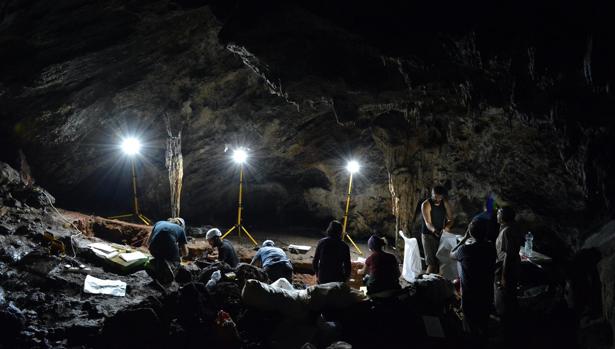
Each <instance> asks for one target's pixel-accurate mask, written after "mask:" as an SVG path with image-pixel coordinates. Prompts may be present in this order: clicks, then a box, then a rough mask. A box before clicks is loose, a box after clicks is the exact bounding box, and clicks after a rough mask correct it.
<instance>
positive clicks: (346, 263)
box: [344, 245, 352, 279]
mask: <svg viewBox="0 0 615 349" xmlns="http://www.w3.org/2000/svg"><path fill="white" fill-rule="evenodd" d="M351 271H352V264H351V262H350V247H348V245H346V248H345V249H344V277H345V278H346V279H349V278H350V272H351Z"/></svg>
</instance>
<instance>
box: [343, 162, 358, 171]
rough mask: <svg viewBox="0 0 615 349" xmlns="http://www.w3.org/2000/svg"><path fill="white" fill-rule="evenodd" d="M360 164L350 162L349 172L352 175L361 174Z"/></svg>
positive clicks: (347, 167)
mask: <svg viewBox="0 0 615 349" xmlns="http://www.w3.org/2000/svg"><path fill="white" fill-rule="evenodd" d="M359 167H360V166H359V163H358V162H356V161H354V160H352V161H349V162H348V165H346V169H347V170H348V172H350V173H356V172H359Z"/></svg>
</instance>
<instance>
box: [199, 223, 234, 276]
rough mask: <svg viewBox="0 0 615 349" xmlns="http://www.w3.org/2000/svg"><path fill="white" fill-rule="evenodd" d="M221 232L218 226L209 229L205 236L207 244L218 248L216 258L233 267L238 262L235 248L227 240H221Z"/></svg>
mask: <svg viewBox="0 0 615 349" xmlns="http://www.w3.org/2000/svg"><path fill="white" fill-rule="evenodd" d="M221 236H222V233H221V232H220V230H219V229H218V228H213V229H209V230H208V231H207V234H206V235H205V238H206V239H207V242H208V243H209V246H211V247H213V248H216V249H218V260H219V261H220V262H224V263H226V264H228V265H230V266H231V268H235V267H236V266H237V264H239V258H238V257H237V252H235V248H234V247H233V245H232V244H231V243H230V242H229V241H228V240H222V239H221V238H220V237H221Z"/></svg>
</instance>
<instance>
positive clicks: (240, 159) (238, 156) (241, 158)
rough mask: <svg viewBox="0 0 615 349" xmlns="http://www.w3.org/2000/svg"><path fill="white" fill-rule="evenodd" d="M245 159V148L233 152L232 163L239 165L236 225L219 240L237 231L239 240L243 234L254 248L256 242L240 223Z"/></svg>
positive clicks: (246, 157)
mask: <svg viewBox="0 0 615 349" xmlns="http://www.w3.org/2000/svg"><path fill="white" fill-rule="evenodd" d="M224 151H225V152H226V148H225V149H224ZM247 159H248V153H247V152H246V150H245V148H237V149H235V151H234V152H233V161H235V162H236V163H237V164H239V165H240V166H239V200H238V203H237V223H236V224H235V225H234V226H232V227H231V228H230V229H229V230H227V231H226V233H224V235H222V237H221V238H222V239H224V238H225V237H226V236H227V235H228V234H230V233H231V232H232V231H233V230H235V229H237V233H239V238H240V239H241V234H242V232H243V233H245V234H246V235H247V236H248V238H250V240H252V242H253V243H254V245H255V246H258V243H257V242H256V240H254V238H253V237H252V235H250V233H249V232H248V230H247V229H246V227H245V226H244V225H243V223H242V222H241V214H242V212H243V163H244V162H246V160H247Z"/></svg>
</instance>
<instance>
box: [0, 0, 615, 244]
mask: <svg viewBox="0 0 615 349" xmlns="http://www.w3.org/2000/svg"><path fill="white" fill-rule="evenodd" d="M601 10H602V9H600V8H598V7H592V6H591V5H578V6H567V7H563V6H560V7H556V6H555V3H547V2H544V3H530V2H515V3H514V4H512V3H511V4H510V5H507V4H495V3H492V4H485V3H481V2H478V3H473V4H470V5H468V4H462V3H457V4H451V5H447V6H445V5H444V4H437V5H435V4H426V3H425V2H393V1H385V2H383V3H381V4H379V5H378V6H376V4H375V3H372V4H367V5H360V4H357V3H355V2H350V1H337V2H326V1H296V2H276V1H264V2H254V1H111V2H96V1H86V0H72V1H54V2H48V1H7V2H5V3H4V5H2V7H0V52H1V60H2V62H1V63H2V64H1V66H0V76H1V77H2V78H1V79H0V116H1V118H2V121H1V122H2V131H1V132H2V140H1V141H0V143H1V146H2V148H3V153H2V154H3V155H2V157H3V158H2V160H4V161H7V162H11V163H15V162H16V158H17V152H18V150H19V149H21V150H22V151H23V153H24V154H25V157H26V159H27V161H28V163H29V165H30V167H31V168H32V173H33V176H34V177H35V179H36V180H37V182H38V183H39V184H41V185H43V186H45V187H47V188H48V189H49V190H50V191H51V192H52V193H53V194H54V195H55V196H56V197H57V198H58V204H60V205H61V206H64V207H67V208H71V209H77V210H81V211H84V212H92V213H97V214H112V213H113V211H114V210H127V209H129V203H130V202H129V196H127V192H128V185H129V178H128V167H127V162H126V161H123V160H122V157H121V154H120V153H119V152H118V149H117V146H116V144H117V143H118V142H119V139H120V138H121V137H122V136H123V135H126V134H131V133H136V134H139V135H140V137H142V138H143V139H144V142H145V143H146V144H145V145H146V148H145V149H144V151H143V156H142V158H141V161H140V162H139V165H138V171H139V173H140V182H139V183H140V193H141V196H142V206H143V210H144V211H145V212H146V213H149V214H150V215H152V216H154V217H157V218H163V217H165V216H166V215H168V212H169V204H168V202H169V200H168V197H169V189H168V187H169V186H168V180H167V174H166V169H165V167H164V154H165V142H166V137H167V131H166V129H165V118H168V119H169V120H171V125H172V128H173V132H177V131H178V130H179V129H181V130H182V151H183V156H184V173H185V177H184V189H183V190H184V191H183V197H182V212H183V215H184V216H185V217H187V218H188V219H189V220H190V221H192V222H194V223H195V224H222V225H224V224H230V223H231V221H232V210H233V209H234V206H235V195H236V184H235V183H236V180H235V178H236V177H234V176H236V175H237V173H236V168H234V167H233V166H232V164H231V163H230V162H229V161H228V157H229V155H228V153H225V152H224V149H225V148H229V147H230V148H232V147H234V146H237V145H246V146H248V147H250V149H251V154H252V155H253V157H252V161H251V164H250V166H248V168H247V191H246V195H247V198H246V215H247V216H248V218H249V219H251V220H252V221H253V222H254V224H257V225H258V224H260V225H262V226H277V227H281V226H284V227H289V226H306V227H318V226H322V225H323V224H324V222H326V220H328V219H330V218H331V217H340V216H341V214H342V212H343V211H342V210H343V200H344V191H345V189H346V186H347V181H348V178H347V174H346V173H345V172H344V168H343V166H344V164H345V161H347V160H348V159H350V158H358V159H360V160H361V162H362V163H363V164H364V168H363V169H362V171H361V175H360V176H358V177H357V179H356V187H355V188H354V191H353V194H354V197H353V206H352V211H353V213H352V219H351V227H352V229H354V230H356V231H358V232H361V233H363V234H366V233H369V231H371V229H378V230H384V231H386V232H387V233H392V232H393V231H394V230H393V229H395V228H396V227H397V228H402V229H408V228H409V227H411V226H412V225H413V222H415V221H414V219H415V208H416V205H417V203H418V202H420V200H421V198H423V197H424V196H425V195H426V193H427V191H428V188H429V187H430V186H431V185H433V184H434V183H440V184H444V185H445V186H446V187H447V188H448V189H449V194H450V196H451V199H452V200H453V202H454V204H455V207H456V211H457V216H458V222H459V226H461V225H462V224H463V223H466V222H467V221H468V219H469V217H471V215H472V214H474V213H476V212H477V211H479V210H480V205H481V202H482V201H483V199H484V197H485V196H486V195H487V194H488V193H490V192H494V193H496V194H497V195H498V197H499V198H500V200H501V201H502V202H506V203H509V204H512V205H514V206H515V207H517V208H518V209H519V212H520V214H521V217H522V219H523V220H525V221H526V222H528V224H530V225H532V226H535V227H537V228H538V229H542V230H544V231H545V232H551V233H555V234H554V235H555V236H557V238H558V239H559V240H561V241H565V242H568V243H570V244H572V245H575V244H577V243H578V242H577V241H576V240H577V239H578V238H579V236H582V234H583V229H584V228H583V227H584V226H587V225H588V224H593V223H595V222H596V221H599V220H601V219H602V220H603V219H605V217H608V216H609V215H611V214H612V211H613V204H612V197H613V194H614V192H615V185H614V184H613V180H612V179H611V178H613V165H612V161H611V158H612V154H613V150H614V149H615V141H614V139H615V138H614V137H613V136H614V132H613V121H612V115H613V111H614V109H615V103H614V100H613V92H612V90H611V83H612V81H613V77H614V73H615V72H614V70H613V67H612V65H611V63H610V62H612V61H613V59H614V58H615V48H614V47H613V42H615V41H613V39H614V38H613V29H612V28H611V27H610V26H609V25H608V23H610V22H609V20H608V16H607V13H606V11H601Z"/></svg>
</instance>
